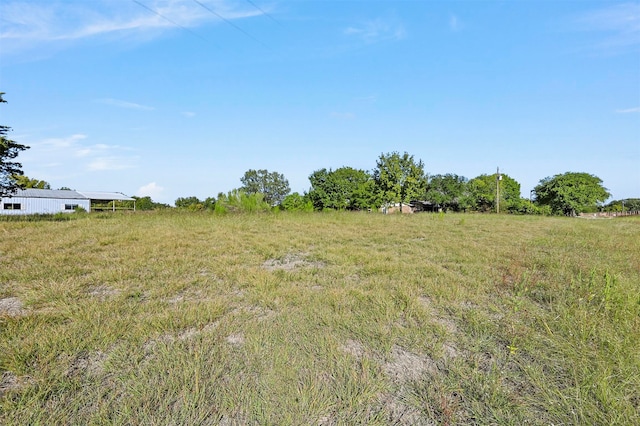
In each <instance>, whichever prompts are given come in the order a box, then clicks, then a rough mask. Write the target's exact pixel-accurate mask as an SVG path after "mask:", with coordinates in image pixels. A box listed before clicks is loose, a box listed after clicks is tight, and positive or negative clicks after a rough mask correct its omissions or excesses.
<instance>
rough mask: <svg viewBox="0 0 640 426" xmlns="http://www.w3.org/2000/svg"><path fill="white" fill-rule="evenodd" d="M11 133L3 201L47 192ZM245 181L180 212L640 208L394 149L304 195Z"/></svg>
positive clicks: (555, 179)
mask: <svg viewBox="0 0 640 426" xmlns="http://www.w3.org/2000/svg"><path fill="white" fill-rule="evenodd" d="M3 95H4V93H3V92H0V103H5V102H6V101H5V100H4V99H3ZM10 130H11V128H10V127H8V126H0V196H5V195H11V194H12V193H14V192H15V190H17V189H21V188H41V189H50V185H49V183H47V182H45V181H42V180H38V179H30V178H28V177H27V176H24V173H23V171H22V165H21V164H20V163H19V162H17V161H15V159H16V157H17V156H18V154H19V153H20V152H21V151H24V150H26V149H29V147H28V146H25V145H21V144H19V143H17V142H15V141H13V140H11V139H9V138H8V137H7V135H8V132H9V131H10ZM240 182H241V183H242V186H241V187H239V188H236V189H233V190H231V191H229V192H227V193H222V192H221V193H219V194H218V196H217V197H215V198H214V197H208V198H206V199H204V200H200V199H198V198H197V197H195V196H191V197H184V198H183V197H181V198H178V199H177V200H175V206H176V208H179V209H188V210H212V211H215V212H217V213H228V212H257V211H269V210H272V209H282V210H302V211H313V210H316V211H322V210H373V209H378V208H381V207H390V206H393V207H394V208H397V210H399V211H402V208H403V205H411V204H414V205H420V206H421V207H422V208H425V209H428V210H431V211H444V212H448V211H452V212H468V211H475V212H491V211H496V212H497V211H501V212H508V213H514V214H564V215H576V214H578V213H582V212H594V211H598V210H609V211H623V210H625V209H626V210H627V211H629V210H631V211H638V210H640V199H637V198H635V199H626V200H615V201H612V202H610V203H609V204H608V205H606V206H605V205H603V203H604V202H605V201H606V200H607V199H608V198H609V197H610V196H611V195H610V194H609V192H608V190H607V189H606V188H604V186H603V182H602V180H601V179H600V178H599V177H597V176H594V175H592V174H589V173H582V172H580V173H575V172H567V173H563V174H558V175H555V176H551V177H546V178H544V179H542V180H540V182H539V184H538V185H537V186H536V187H535V188H534V189H533V191H531V196H530V197H529V198H523V197H521V195H520V183H518V182H517V181H516V180H515V179H513V178H512V177H510V176H508V175H507V174H501V173H499V172H496V173H494V174H482V175H480V176H477V177H474V178H473V179H467V178H466V177H464V176H459V175H457V174H454V173H447V174H437V175H429V174H428V173H426V172H425V170H424V163H423V162H422V160H416V159H414V156H413V155H410V154H409V153H407V152H404V153H403V154H400V153H399V152H396V151H394V152H389V153H383V154H381V155H380V156H379V157H378V159H377V160H376V166H375V168H374V169H373V170H371V171H368V170H361V169H355V168H352V167H346V166H345V167H340V168H338V169H336V170H332V169H326V168H323V169H319V170H315V171H314V172H313V173H311V175H309V182H310V184H311V186H310V188H309V190H308V191H306V192H304V193H303V194H299V193H297V192H294V193H291V189H290V187H289V182H288V180H287V179H286V178H285V177H284V175H282V174H281V173H278V172H269V171H268V170H264V169H261V170H253V169H250V170H248V171H247V172H245V174H244V175H243V176H242V177H241V178H240ZM61 189H63V188H61ZM64 189H68V188H64ZM134 198H136V207H137V208H138V209H140V210H151V209H157V208H168V207H169V206H168V205H166V204H162V203H156V202H154V201H153V200H152V199H151V198H150V197H134Z"/></svg>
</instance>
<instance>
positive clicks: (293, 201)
mask: <svg viewBox="0 0 640 426" xmlns="http://www.w3.org/2000/svg"><path fill="white" fill-rule="evenodd" d="M280 208H281V209H283V210H287V211H305V212H309V211H313V203H312V202H311V200H309V197H308V196H307V195H300V194H298V193H297V192H294V193H293V194H289V195H287V196H286V197H284V200H282V204H280Z"/></svg>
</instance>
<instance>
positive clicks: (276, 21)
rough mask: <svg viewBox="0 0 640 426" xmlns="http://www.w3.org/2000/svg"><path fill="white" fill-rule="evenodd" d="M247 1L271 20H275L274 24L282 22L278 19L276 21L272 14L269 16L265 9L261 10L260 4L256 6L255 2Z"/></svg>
mask: <svg viewBox="0 0 640 426" xmlns="http://www.w3.org/2000/svg"><path fill="white" fill-rule="evenodd" d="M246 2H247V3H249V4H250V5H251V6H253V7H255V8H256V9H258V10H259V11H260V12H262V14H263V15H265V16H266V17H268V18H269V19H271V20H272V21H273V22H275V23H276V24H278V25H280V26H282V23H281V22H280V21H278V20H277V19H276V18H274V17H273V16H271V15H270V14H269V13H267V12H266V11H265V10H263V9H262V8H261V7H260V6H258V5H257V4H255V3H254V2H252V1H251V0H246Z"/></svg>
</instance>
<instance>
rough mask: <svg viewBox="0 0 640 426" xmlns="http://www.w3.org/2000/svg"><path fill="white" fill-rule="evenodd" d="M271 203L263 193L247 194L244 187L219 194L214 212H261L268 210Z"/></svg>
mask: <svg viewBox="0 0 640 426" xmlns="http://www.w3.org/2000/svg"><path fill="white" fill-rule="evenodd" d="M270 210H271V205H270V204H269V203H267V202H266V201H265V200H264V196H263V195H262V194H261V193H253V194H247V193H246V192H244V191H243V190H242V189H234V190H232V191H229V192H228V193H227V194H223V193H220V194H218V201H217V202H216V203H215V207H214V212H215V213H218V214H227V213H259V212H268V211H270Z"/></svg>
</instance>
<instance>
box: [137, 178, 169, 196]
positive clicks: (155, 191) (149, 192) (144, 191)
mask: <svg viewBox="0 0 640 426" xmlns="http://www.w3.org/2000/svg"><path fill="white" fill-rule="evenodd" d="M163 192H164V187H162V186H160V185H158V184H157V183H156V182H149V183H148V184H146V185H142V186H141V187H140V188H138V191H137V192H136V195H137V196H138V197H151V198H152V199H157V198H160V197H161V196H162V193H163Z"/></svg>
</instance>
